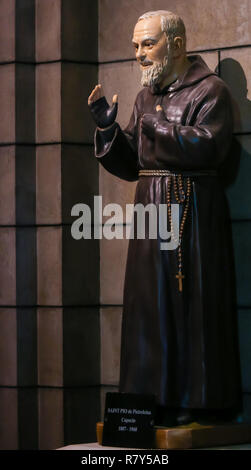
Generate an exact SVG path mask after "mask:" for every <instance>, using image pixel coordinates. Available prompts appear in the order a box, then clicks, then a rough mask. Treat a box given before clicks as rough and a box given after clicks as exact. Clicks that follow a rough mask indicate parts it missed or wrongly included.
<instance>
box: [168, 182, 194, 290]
mask: <svg viewBox="0 0 251 470" xmlns="http://www.w3.org/2000/svg"><path fill="white" fill-rule="evenodd" d="M172 183H173V187H174V196H175V199H176V201H177V202H178V204H182V205H183V207H184V208H183V215H182V218H181V224H180V230H179V244H178V253H177V254H178V274H176V275H175V277H176V279H177V280H178V281H179V287H178V289H179V292H182V290H183V282H182V280H183V279H184V278H185V276H184V274H182V247H181V243H182V235H183V232H184V225H185V222H186V219H187V214H188V207H189V202H190V196H191V180H190V178H189V177H188V178H187V187H186V192H185V191H184V188H183V181H182V176H181V175H180V174H178V175H175V174H174V175H172V176H170V177H169V178H168V182H167V208H168V217H169V221H170V227H171V233H172V236H173V237H174V239H175V241H177V239H176V238H175V236H174V233H173V224H172V219H171V185H172Z"/></svg>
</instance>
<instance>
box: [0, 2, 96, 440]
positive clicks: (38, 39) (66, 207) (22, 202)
mask: <svg viewBox="0 0 251 470" xmlns="http://www.w3.org/2000/svg"><path fill="white" fill-rule="evenodd" d="M0 23H1V24H0V35H1V37H0V63H1V64H0V81H1V88H0V113H1V116H0V118H1V120H0V122H1V124H0V165H1V172H0V192H1V197H0V224H1V225H0V261H1V263H0V327H1V328H0V344H1V346H0V387H1V388H0V423H1V424H0V448H2V449H7V448H10V449H32V448H40V449H51V448H56V447H59V446H62V445H63V444H67V443H72V442H86V441H89V440H95V423H96V421H97V420H98V419H99V416H100V321H99V244H98V241H97V240H83V239H82V240H80V241H75V240H74V239H73V238H72V236H71V224H72V222H73V220H74V219H73V218H72V217H71V208H72V206H73V205H74V204H76V203H81V202H83V203H86V204H89V205H90V206H92V204H93V196H94V195H96V194H98V166H97V162H96V161H95V159H94V158H93V143H92V142H93V130H94V126H93V125H92V122H91V119H90V116H89V110H88V107H87V97H88V94H89V92H90V90H91V89H92V88H93V86H94V85H95V84H96V83H97V78H98V75H97V74H98V65H97V44H98V30H97V25H98V10H97V2H96V1H95V0H94V1H93V0H87V1H84V2H83V1H81V0H73V1H72V0H16V1H14V0H1V2H0ZM8 410H11V413H9V412H8Z"/></svg>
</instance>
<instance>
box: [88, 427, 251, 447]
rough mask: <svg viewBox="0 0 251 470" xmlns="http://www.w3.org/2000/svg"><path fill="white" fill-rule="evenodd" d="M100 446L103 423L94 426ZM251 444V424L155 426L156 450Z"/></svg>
mask: <svg viewBox="0 0 251 470" xmlns="http://www.w3.org/2000/svg"><path fill="white" fill-rule="evenodd" d="M96 432H97V441H98V443H99V444H100V445H102V436H103V423H102V422H99V423H97V425H96ZM248 442H249V443H250V442H251V424H221V425H208V426H204V425H200V424H198V423H191V424H187V425H184V426H177V427H171V428H165V427H159V426H155V448H156V449H199V448H202V447H215V446H222V445H233V444H244V443H248Z"/></svg>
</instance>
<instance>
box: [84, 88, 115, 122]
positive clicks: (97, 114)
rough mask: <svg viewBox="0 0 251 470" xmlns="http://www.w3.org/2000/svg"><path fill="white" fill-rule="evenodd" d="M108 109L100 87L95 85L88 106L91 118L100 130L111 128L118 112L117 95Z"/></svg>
mask: <svg viewBox="0 0 251 470" xmlns="http://www.w3.org/2000/svg"><path fill="white" fill-rule="evenodd" d="M112 102H113V104H112V106H111V107H110V106H109V104H108V103H107V101H106V98H105V97H104V94H103V90H102V86H101V85H96V86H95V88H94V89H93V90H92V92H91V94H90V96H89V98H88V106H89V108H90V111H91V113H92V117H93V119H94V121H95V123H96V124H97V126H98V127H99V128H101V129H105V128H106V127H109V126H111V125H112V124H113V123H114V121H115V119H116V116H117V111H118V95H114V96H113V99H112Z"/></svg>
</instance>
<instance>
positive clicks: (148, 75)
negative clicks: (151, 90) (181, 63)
mask: <svg viewBox="0 0 251 470" xmlns="http://www.w3.org/2000/svg"><path fill="white" fill-rule="evenodd" d="M172 65H173V58H172V51H171V49H168V53H167V55H166V56H165V57H164V60H163V62H161V63H158V62H154V63H153V65H151V66H150V67H147V68H146V70H144V69H143V70H142V76H141V85H142V86H150V87H152V86H155V85H157V84H158V83H160V82H161V81H162V79H163V78H164V76H165V75H168V73H169V72H170V70H171V69H172Z"/></svg>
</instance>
